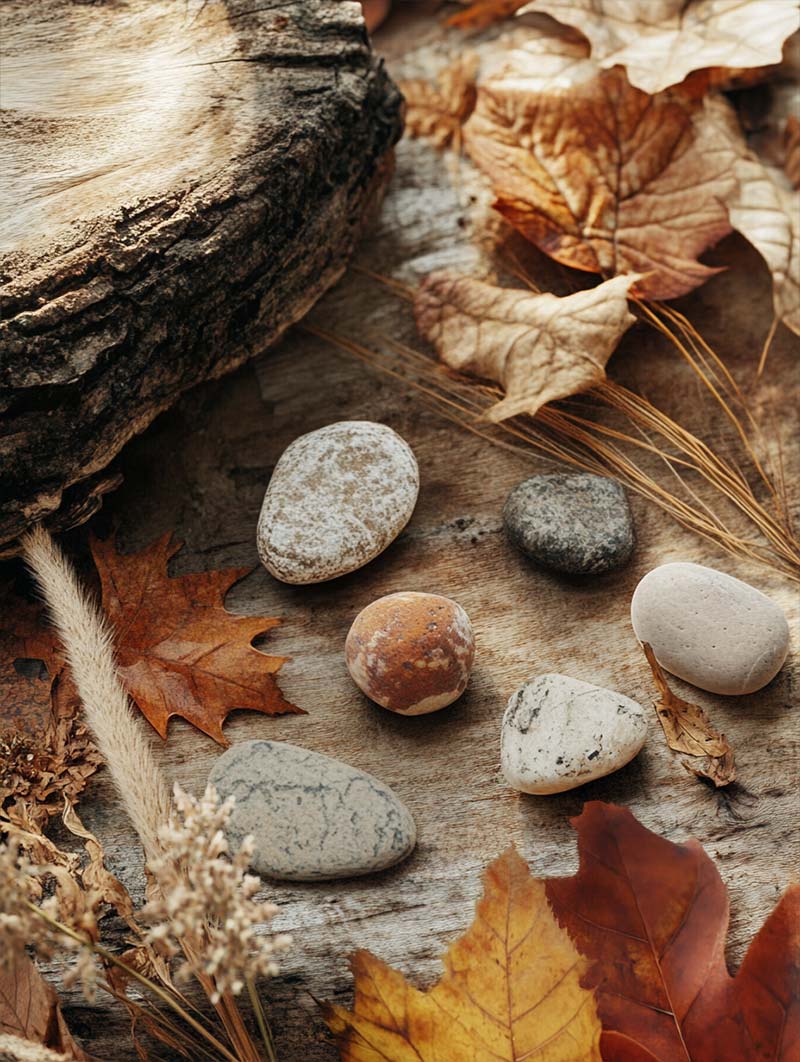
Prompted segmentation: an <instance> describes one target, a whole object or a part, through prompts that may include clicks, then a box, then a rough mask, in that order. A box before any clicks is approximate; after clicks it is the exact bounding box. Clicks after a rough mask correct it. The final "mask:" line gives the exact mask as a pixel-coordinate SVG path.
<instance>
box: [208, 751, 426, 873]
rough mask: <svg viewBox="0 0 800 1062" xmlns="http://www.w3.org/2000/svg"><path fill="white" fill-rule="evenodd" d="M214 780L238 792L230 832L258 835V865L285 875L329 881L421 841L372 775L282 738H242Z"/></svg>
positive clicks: (381, 865) (379, 865)
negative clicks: (278, 739)
mask: <svg viewBox="0 0 800 1062" xmlns="http://www.w3.org/2000/svg"><path fill="white" fill-rule="evenodd" d="M209 782H211V783H212V785H214V786H216V788H217V791H218V792H219V793H220V795H221V796H223V797H228V796H231V795H233V796H235V797H236V803H235V805H234V809H233V815H232V817H231V820H230V823H229V826H228V839H229V840H230V842H231V844H232V846H238V845H239V844H241V842H242V841H243V840H244V838H245V837H246V836H247V835H248V834H252V835H253V837H254V838H255V854H254V856H253V861H252V865H253V869H254V870H256V871H257V872H258V873H259V874H261V875H263V876H264V877H267V878H278V879H281V880H285V881H329V880H333V879H335V878H350V877H355V876H357V875H361V874H371V873H373V872H374V871H376V870H383V869H385V868H386V867H390V866H393V865H394V864H395V863H398V862H399V861H400V860H401V859H405V858H406V856H408V855H409V854H410V852H411V851H412V850H413V848H414V845H415V843H416V827H415V825H414V820H413V819H412V817H411V813H410V812H409V811H408V809H407V808H406V807H405V805H404V804H403V803H402V802H401V800H400V799H399V797H397V795H396V794H395V793H394V792H393V791H392V790H391V789H390V788H389V787H388V786H387V785H384V783H383V782H380V781H378V779H377V778H373V776H372V775H371V774H366V772H364V771H359V770H357V769H356V768H355V767H349V766H348V765H347V764H346V763H342V762H341V761H340V760H334V759H331V758H330V757H329V756H323V755H322V754H321V753H319V752H311V751H310V750H308V749H302V748H299V747H298V746H297V745H288V744H286V743H284V742H278V741H243V742H241V743H240V744H237V745H233V746H232V747H231V748H229V749H228V750H227V752H224V753H223V754H222V755H221V756H220V757H219V759H218V760H217V761H216V763H215V764H214V767H213V769H212V771H211V774H210V776H209Z"/></svg>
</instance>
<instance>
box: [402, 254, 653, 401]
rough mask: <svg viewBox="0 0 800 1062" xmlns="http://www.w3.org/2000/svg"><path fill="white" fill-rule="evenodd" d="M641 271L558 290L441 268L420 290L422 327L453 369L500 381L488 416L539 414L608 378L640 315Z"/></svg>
mask: <svg viewBox="0 0 800 1062" xmlns="http://www.w3.org/2000/svg"><path fill="white" fill-rule="evenodd" d="M637 279H638V278H637V276H636V275H632V276H627V277H615V278H614V279H613V280H607V281H605V282H604V283H603V284H599V285H598V286H597V287H596V288H590V289H589V290H588V291H578V292H575V294H574V295H567V296H565V297H564V298H558V297H557V296H556V295H550V294H543V295H533V294H531V293H530V292H527V291H519V290H515V289H507V288H498V287H494V286H493V285H491V284H485V283H483V281H480V280H474V279H473V278H471V277H460V276H457V275H454V274H452V273H448V272H446V271H441V272H438V273H432V274H431V275H430V276H429V277H428V278H427V279H426V281H425V282H424V284H423V285H422V287H421V288H420V290H419V293H418V294H417V298H416V302H415V313H416V319H417V327H418V328H419V331H420V333H421V334H422V335H423V336H424V337H425V338H426V339H427V340H429V341H430V342H431V343H432V344H433V346H434V347H435V348H436V352H437V353H438V355H439V357H440V358H441V359H442V361H443V362H444V363H445V364H446V365H448V366H449V367H450V368H451V369H456V370H457V371H459V372H465V373H470V374H472V375H473V376H481V377H484V378H485V379H488V380H494V381H495V382H496V383H499V384H500V385H501V386H502V388H503V390H504V391H505V393H506V396H505V398H504V399H503V400H502V401H501V402H498V403H497V404H496V405H495V406H492V408H491V409H490V410H489V411H488V413H487V414H486V416H487V417H488V418H489V419H490V420H492V421H501V420H505V419H506V418H508V417H513V416H516V415H517V414H518V413H530V414H534V413H536V411H537V410H538V409H540V408H541V407H542V406H543V405H545V404H546V403H547V402H553V401H555V400H556V399H559V398H566V397H568V396H569V395H574V394H578V393H579V392H581V391H586V390H588V389H589V388H590V387H593V386H595V384H598V383H601V382H602V381H603V380H604V379H605V365H606V362H607V361H608V359H609V358H610V357H611V355H612V354H613V353H614V350H615V349H616V346H617V344H618V342H619V340H620V338H621V337H622V335H623V334H624V333H625V332H626V331H627V329H628V328H629V327H630V326H631V324H633V322H634V320H635V318H634V316H633V314H631V313H630V311H629V310H628V299H627V293H628V289H629V288H630V286H631V284H633V283H634V282H635V281H636V280H637Z"/></svg>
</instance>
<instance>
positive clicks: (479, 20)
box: [447, 0, 529, 30]
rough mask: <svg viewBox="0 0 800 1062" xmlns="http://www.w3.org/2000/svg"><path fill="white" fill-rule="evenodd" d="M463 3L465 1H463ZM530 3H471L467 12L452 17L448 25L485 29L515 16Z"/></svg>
mask: <svg viewBox="0 0 800 1062" xmlns="http://www.w3.org/2000/svg"><path fill="white" fill-rule="evenodd" d="M463 2H465V0H462V3H463ZM528 2H529V0H476V2H475V3H469V4H468V6H467V9H466V10H465V11H459V12H458V13H457V14H455V15H451V16H450V18H449V19H448V20H447V25H448V26H456V27H458V29H469V30H481V29H485V28H486V27H487V26H491V24H492V23H493V22H499V21H500V20H501V19H504V18H508V17H509V16H510V15H513V14H514V12H515V11H519V9H520V8H521V7H525V5H526V4H527V3H528Z"/></svg>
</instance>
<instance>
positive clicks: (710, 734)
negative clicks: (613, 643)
mask: <svg viewBox="0 0 800 1062" xmlns="http://www.w3.org/2000/svg"><path fill="white" fill-rule="evenodd" d="M642 649H644V655H645V656H646V657H647V662H648V664H649V665H650V670H651V671H652V672H653V679H654V680H655V684H656V686H658V692H659V700H657V701H655V702H654V707H655V710H656V714H657V716H658V721H659V723H660V724H661V729H662V730H663V731H664V737H666V739H667V744H668V745H669V747H670V748H671V749H672V750H673V751H674V752H685V753H687V754H688V755H689V756H702V757H707V762H706V763H705V764H704V765H703V766H702V767H694V766H691V765H687V766H688V769H689V770H691V771H692V773H694V774H696V775H698V776H700V777H702V778H708V779H709V780H710V781H712V782H713V783H714V785H716V786H723V785H729V784H730V783H731V782H733V781H734V780H735V778H736V767H735V764H734V757H733V749H732V748H731V745H730V742H729V741H728V739H727V738H726V737H725V735H724V734H720V732H719V731H718V730H716V729H715V728H714V727H713V726H712V724H711V720H710V719H709V718H708V716H707V715H706V713H705V712H704V711H703V709H702V708H701V707H700V705H699V704H692V702H691V701H684V700H683V698H682V697H679V696H678V695H677V694H676V693H673V692H672V690H671V689H670V688H669V685H668V683H667V680H666V678H665V676H664V672H663V670H662V669H661V666H660V664H659V663H658V661H657V660H656V657H655V653H654V652H653V650H652V648H651V647H650V646H649V645H648V644H647V642H644V643H643V644H642Z"/></svg>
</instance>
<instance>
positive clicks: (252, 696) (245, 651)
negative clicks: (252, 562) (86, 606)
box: [91, 534, 302, 745]
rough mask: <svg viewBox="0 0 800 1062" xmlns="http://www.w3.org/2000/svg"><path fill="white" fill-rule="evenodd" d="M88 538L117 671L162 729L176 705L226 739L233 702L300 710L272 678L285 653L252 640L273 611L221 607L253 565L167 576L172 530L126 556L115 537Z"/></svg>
mask: <svg viewBox="0 0 800 1062" xmlns="http://www.w3.org/2000/svg"><path fill="white" fill-rule="evenodd" d="M91 546H92V555H93V557H94V561H95V565H96V566H97V571H98V573H99V575H100V582H101V585H102V595H103V598H102V600H103V610H104V612H105V614H106V616H107V617H108V619H109V620H110V622H111V623H112V625H113V628H114V647H115V650H116V654H117V660H118V663H119V673H120V676H121V678H122V681H123V682H124V684H125V686H126V687H127V689H128V692H129V693H130V695H131V698H132V699H133V701H134V702H135V703H136V704H137V705H138V706H139V708H140V709H141V711H142V713H143V714H144V716H145V718H146V719H147V720H148V721H149V722H150V723H151V724H152V725H153V727H155V729H156V730H157V731H158V733H159V734H160V735H161V737H162V738H166V736H167V724H168V722H169V720H170V718H171V717H172V716H173V715H178V716H181V717H182V718H183V719H186V720H187V721H188V722H189V723H191V724H192V725H193V726H196V727H197V728H198V730H202V732H203V733H204V734H208V735H209V737H212V738H213V739H214V740H215V741H217V742H218V743H219V744H220V745H227V744H228V741H227V739H226V738H225V737H224V735H223V733H222V724H223V722H224V720H225V718H226V716H227V715H228V714H229V712H231V711H233V710H234V709H235V708H250V709H252V710H253V711H256V712H263V713H265V714H266V715H280V714H283V713H286V712H295V713H301V714H302V709H300V708H296V707H295V706H294V705H292V704H289V702H288V701H287V700H286V699H285V698H284V696H283V694H282V693H281V691H280V689H279V688H278V685H277V682H276V681H275V675H276V673H277V672H278V671H279V670H280V668H281V667H282V665H283V664H284V663H285V661H286V658H285V657H280V656H268V655H267V654H266V653H261V652H259V651H258V650H257V649H254V648H253V645H252V644H251V643H252V642H253V639H254V638H256V637H257V636H258V635H260V634H263V633H265V632H266V631H268V630H271V629H272V628H273V627H275V626H277V625H278V623H279V622H280V621H279V620H277V619H269V618H266V617H264V616H235V615H233V614H232V613H230V612H227V611H226V610H225V607H224V601H225V595H226V594H227V592H228V590H230V588H231V587H232V586H233V584H234V583H236V582H238V581H239V580H240V579H242V578H243V577H244V576H245V575H247V574H248V573H249V572H250V570H251V569H249V568H235V569H228V570H226V571H220V572H197V573H195V574H191V575H181V576H178V577H176V578H174V579H171V578H170V577H169V576H168V575H167V563H168V562H169V560H170V558H171V557H172V556H174V555H175V554H176V553H177V552H178V550H179V549H180V543H175V542H173V541H172V535H171V534H166V535H164V536H162V537H161V538H160V539H158V540H157V541H156V542H154V543H153V544H152V545H151V546H148V547H147V548H145V549H143V550H142V551H141V552H139V553H134V554H130V555H127V556H123V555H122V554H120V553H118V552H117V550H116V547H115V544H114V541H113V539H107V540H106V541H101V540H99V539H97V538H92V542H91Z"/></svg>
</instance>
